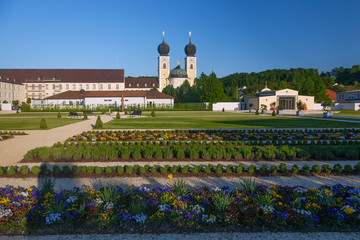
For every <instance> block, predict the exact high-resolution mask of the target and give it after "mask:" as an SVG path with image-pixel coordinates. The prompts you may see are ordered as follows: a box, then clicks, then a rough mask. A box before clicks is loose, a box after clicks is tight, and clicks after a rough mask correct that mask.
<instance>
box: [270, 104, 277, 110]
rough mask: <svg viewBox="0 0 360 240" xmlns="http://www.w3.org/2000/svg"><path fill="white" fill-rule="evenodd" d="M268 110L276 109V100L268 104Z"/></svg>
mask: <svg viewBox="0 0 360 240" xmlns="http://www.w3.org/2000/svg"><path fill="white" fill-rule="evenodd" d="M270 110H273V111H276V102H273V103H271V104H270Z"/></svg>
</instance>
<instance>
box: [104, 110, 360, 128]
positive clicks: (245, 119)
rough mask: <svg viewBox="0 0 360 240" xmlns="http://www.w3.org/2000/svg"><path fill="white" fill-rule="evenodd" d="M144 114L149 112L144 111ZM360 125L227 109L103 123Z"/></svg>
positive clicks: (155, 125)
mask: <svg viewBox="0 0 360 240" xmlns="http://www.w3.org/2000/svg"><path fill="white" fill-rule="evenodd" d="M143 115H144V116H150V112H145V113H144V114H143ZM343 127H354V128H359V127H360V123H345V122H339V121H337V122H335V121H328V120H313V119H304V118H295V117H289V116H283V117H281V116H276V117H272V116H270V115H258V116H256V115H254V114H248V113H247V114H241V113H230V112H224V113H223V112H156V117H155V118H152V117H143V118H136V117H134V118H122V119H115V120H112V121H110V122H108V123H105V124H104V127H103V128H106V129H192V128H200V129H203V128H343Z"/></svg>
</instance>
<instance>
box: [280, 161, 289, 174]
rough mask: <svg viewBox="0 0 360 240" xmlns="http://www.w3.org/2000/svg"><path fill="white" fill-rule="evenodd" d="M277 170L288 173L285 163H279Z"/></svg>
mask: <svg viewBox="0 0 360 240" xmlns="http://www.w3.org/2000/svg"><path fill="white" fill-rule="evenodd" d="M279 170H280V172H281V173H288V169H287V167H286V164H285V163H280V165H279Z"/></svg>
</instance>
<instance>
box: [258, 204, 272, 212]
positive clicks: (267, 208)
mask: <svg viewBox="0 0 360 240" xmlns="http://www.w3.org/2000/svg"><path fill="white" fill-rule="evenodd" d="M260 208H261V209H262V210H263V211H264V212H274V211H275V209H274V208H273V207H272V206H268V205H265V206H260Z"/></svg>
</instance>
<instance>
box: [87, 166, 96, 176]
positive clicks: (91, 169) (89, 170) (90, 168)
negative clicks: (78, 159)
mask: <svg viewBox="0 0 360 240" xmlns="http://www.w3.org/2000/svg"><path fill="white" fill-rule="evenodd" d="M94 170H95V168H94V167H93V166H88V167H87V168H86V172H87V173H90V174H91V173H94Z"/></svg>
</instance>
